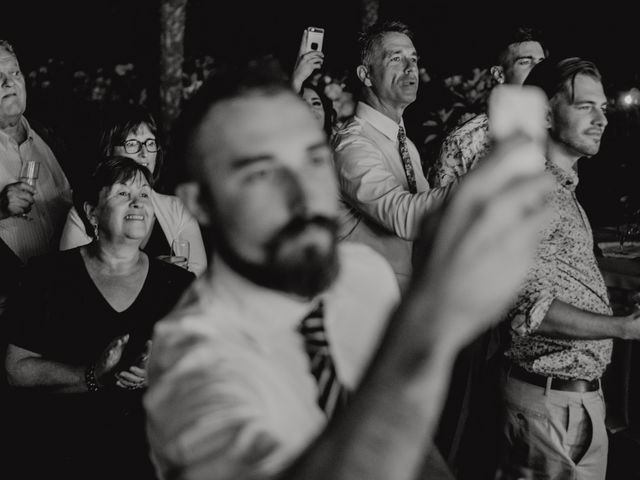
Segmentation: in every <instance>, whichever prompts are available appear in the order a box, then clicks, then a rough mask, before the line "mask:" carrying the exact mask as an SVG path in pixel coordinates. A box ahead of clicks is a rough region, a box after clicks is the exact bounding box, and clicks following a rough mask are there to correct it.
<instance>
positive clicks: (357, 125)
mask: <svg viewBox="0 0 640 480" xmlns="http://www.w3.org/2000/svg"><path fill="white" fill-rule="evenodd" d="M359 138H366V122H365V121H363V120H362V119H360V118H358V117H356V116H355V115H354V116H352V117H351V118H350V119H349V120H347V121H346V122H345V123H344V124H343V125H342V126H341V127H340V128H339V129H338V130H337V131H336V132H335V134H334V135H333V142H332V143H333V145H334V148H339V147H342V146H344V145H345V144H347V143H349V142H352V141H355V140H357V139H359Z"/></svg>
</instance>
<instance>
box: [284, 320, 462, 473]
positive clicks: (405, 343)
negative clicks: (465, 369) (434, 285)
mask: <svg viewBox="0 0 640 480" xmlns="http://www.w3.org/2000/svg"><path fill="white" fill-rule="evenodd" d="M411 310H414V312H413V313H412V312H409V311H408V310H407V309H404V310H403V311H401V312H400V311H399V312H397V313H396V315H395V317H394V320H392V323H391V325H390V329H389V332H388V335H387V338H386V342H385V343H384V344H383V346H382V348H381V350H380V351H379V352H378V354H377V356H376V359H375V360H374V362H373V364H372V365H371V368H370V369H369V371H368V373H367V375H366V376H365V378H364V380H363V382H362V385H361V387H360V388H359V389H358V391H357V392H356V394H355V396H354V398H353V400H352V402H351V404H350V405H349V407H348V408H347V409H346V410H345V412H344V415H342V416H338V417H337V418H336V419H335V421H334V422H333V423H332V424H331V425H330V426H329V428H328V429H327V430H326V431H325V432H324V433H323V434H322V435H321V436H320V438H319V439H318V440H317V441H316V442H315V443H313V444H312V445H311V446H310V448H309V449H308V450H307V451H306V452H305V453H304V454H303V455H302V456H301V457H300V458H299V459H298V460H297V461H296V462H295V463H294V465H293V466H292V467H291V468H290V469H289V470H288V471H287V472H286V473H285V474H283V476H282V477H280V478H281V479H282V480H289V479H294V478H295V479H297V478H305V479H310V480H313V479H326V478H331V479H334V480H346V479H354V480H355V479H363V478H366V479H367V480H388V479H394V480H405V479H407V480H408V479H412V478H414V477H415V476H416V474H417V473H418V472H419V471H420V468H421V466H422V464H423V461H424V459H425V455H426V453H427V450H428V448H429V446H430V442H431V436H432V434H433V431H434V429H435V427H436V425H437V420H438V418H439V415H440V412H441V406H442V402H443V398H444V395H445V393H446V387H447V385H448V379H449V373H450V371H451V368H452V365H453V359H454V355H453V354H454V353H455V351H456V349H455V348H449V347H450V344H448V343H447V342H444V341H437V332H431V333H433V335H431V334H430V332H428V331H426V330H427V329H426V328H425V327H424V323H425V322H426V321H427V319H425V318H424V312H425V311H429V310H425V309H420V308H416V309H411ZM407 315H409V316H412V317H415V318H412V319H409V320H407V318H406V316H407ZM420 323H422V325H421V324H420ZM434 323H435V322H434Z"/></svg>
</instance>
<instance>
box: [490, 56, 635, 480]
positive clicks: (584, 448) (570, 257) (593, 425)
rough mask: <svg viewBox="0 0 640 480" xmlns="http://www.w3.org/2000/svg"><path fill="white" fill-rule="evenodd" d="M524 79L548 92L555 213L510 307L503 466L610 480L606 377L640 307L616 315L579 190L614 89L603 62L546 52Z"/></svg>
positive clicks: (537, 474) (531, 473) (531, 474)
mask: <svg viewBox="0 0 640 480" xmlns="http://www.w3.org/2000/svg"><path fill="white" fill-rule="evenodd" d="M525 85H535V86H538V87H540V88H542V89H543V90H544V91H545V93H546V94H547V96H548V97H549V99H550V112H549V135H550V136H549V142H548V146H547V154H546V158H547V167H548V170H549V171H550V172H551V173H552V174H553V175H554V177H555V179H556V187H555V189H554V192H553V194H552V195H551V197H550V205H551V207H552V208H553V216H552V218H551V221H550V222H549V223H548V225H546V226H545V228H544V230H543V240H542V243H541V245H540V248H539V251H538V255H537V257H536V260H535V262H534V266H533V268H532V269H531V271H530V272H529V275H528V277H527V280H526V282H525V284H524V287H523V289H522V291H521V293H520V295H519V298H518V301H517V304H516V306H515V308H514V309H513V310H512V312H511V314H510V319H511V330H512V344H511V346H510V348H509V349H508V351H507V352H506V356H507V358H508V359H509V367H508V369H507V376H506V380H505V384H504V389H503V394H504V397H505V403H506V408H507V415H506V425H505V427H504V433H505V440H506V446H507V448H506V450H505V455H504V462H503V474H504V478H514V479H515V478H521V477H525V478H532V479H537V478H540V479H542V478H580V479H589V480H591V479H593V480H595V479H604V478H605V472H606V467H607V447H608V442H607V433H606V431H605V422H604V420H605V404H604V400H603V397H602V390H601V387H600V378H601V377H602V374H603V373H604V371H605V368H606V367H607V365H608V363H609V362H610V360H611V349H612V340H611V339H612V338H616V337H617V338H626V339H636V340H637V339H640V313H638V312H636V313H633V314H630V315H629V316H619V317H614V316H611V309H610V307H609V299H608V296H607V289H606V287H605V284H604V281H603V279H602V275H601V274H600V271H599V270H598V265H597V263H596V259H595V257H594V255H593V238H592V232H591V228H590V226H589V221H588V219H587V216H586V215H585V213H584V211H583V210H582V208H581V207H580V205H579V204H578V202H577V200H576V196H575V189H576V186H577V183H578V177H577V174H576V172H575V170H574V168H573V167H574V165H575V163H576V162H577V161H578V159H580V158H581V157H590V156H593V155H595V154H596V153H598V150H599V149H600V140H601V138H602V134H603V132H604V129H605V127H606V126H607V117H606V108H607V97H606V96H605V94H604V91H603V88H602V79H601V77H600V73H599V72H598V69H597V68H596V66H595V65H594V64H593V63H591V62H588V61H585V60H581V59H579V58H567V59H564V60H561V61H559V62H551V61H549V60H546V61H544V62H542V63H540V64H539V65H537V66H536V67H534V69H533V70H532V71H531V73H530V74H529V76H528V77H527V80H526V81H525Z"/></svg>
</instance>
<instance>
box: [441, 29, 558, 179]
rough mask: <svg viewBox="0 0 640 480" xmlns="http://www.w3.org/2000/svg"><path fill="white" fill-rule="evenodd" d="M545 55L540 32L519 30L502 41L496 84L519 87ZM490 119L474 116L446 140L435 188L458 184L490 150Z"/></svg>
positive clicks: (493, 69) (492, 70) (494, 69)
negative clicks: (453, 183)
mask: <svg viewBox="0 0 640 480" xmlns="http://www.w3.org/2000/svg"><path fill="white" fill-rule="evenodd" d="M547 55H548V52H547V50H546V49H545V48H544V44H543V42H542V36H541V34H540V32H538V31H537V30H534V29H532V28H529V27H518V28H517V29H515V31H513V32H510V33H509V34H508V35H507V36H506V37H505V39H504V43H503V44H502V48H501V49H500V52H499V54H498V64H497V65H493V66H492V67H491V75H492V76H493V78H494V79H495V81H496V82H498V84H503V83H504V84H511V85H522V82H524V80H525V78H527V75H528V74H529V72H530V71H531V69H532V68H533V67H534V66H535V65H537V64H538V63H540V62H541V61H542V60H544V59H545V58H546V57H547ZM490 142H491V139H490V137H489V118H488V117H487V114H486V113H482V114H480V115H476V116H475V117H473V118H471V119H470V120H468V121H467V122H465V123H464V124H463V125H461V126H460V127H458V128H457V129H455V130H454V131H453V132H451V133H450V134H449V135H448V136H447V138H445V140H444V142H443V143H442V147H441V149H440V156H439V158H438V160H437V162H436V165H435V166H434V168H433V173H432V174H431V175H430V178H431V180H432V182H433V185H434V186H435V187H444V186H446V185H449V184H450V183H452V182H457V181H459V180H460V178H461V177H462V176H463V175H465V174H466V173H467V172H469V170H471V169H472V168H474V167H475V166H476V164H477V162H478V160H480V159H481V158H483V157H484V156H485V155H486V154H487V152H488V151H489V146H490V144H491V143H490Z"/></svg>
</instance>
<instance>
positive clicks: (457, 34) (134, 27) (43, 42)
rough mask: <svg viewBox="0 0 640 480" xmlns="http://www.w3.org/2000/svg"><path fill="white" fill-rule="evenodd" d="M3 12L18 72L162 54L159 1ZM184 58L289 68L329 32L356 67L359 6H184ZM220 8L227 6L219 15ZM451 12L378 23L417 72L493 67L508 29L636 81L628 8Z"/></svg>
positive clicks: (337, 58)
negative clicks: (304, 36) (26, 67)
mask: <svg viewBox="0 0 640 480" xmlns="http://www.w3.org/2000/svg"><path fill="white" fill-rule="evenodd" d="M5 3H6V4H5V5H3V7H2V17H3V20H2V35H1V36H2V37H4V38H7V39H10V40H11V41H12V42H13V43H14V44H15V46H16V48H17V49H19V51H20V54H21V60H22V61H23V63H25V62H28V63H32V62H33V64H34V65H36V64H38V63H41V62H42V61H44V60H46V59H47V58H48V57H64V58H65V59H67V60H68V61H73V62H78V63H79V64H80V65H97V64H100V63H104V62H128V61H133V62H137V63H139V64H141V65H144V64H145V63H146V64H148V65H149V66H152V65H153V61H152V60H153V59H154V57H155V56H156V55H157V44H158V36H157V32H158V21H157V19H158V1H153V0H110V1H102V2H96V1H86V0H85V1H79V0H66V1H65V0H60V1H57V2H40V1H35V0H20V1H17V2H5ZM188 5H189V6H188V17H187V55H189V54H192V55H194V54H199V53H208V54H211V55H213V56H214V57H218V58H233V57H239V56H247V55H253V54H258V53H268V52H271V53H274V54H275V55H276V56H277V57H279V58H280V59H281V60H282V61H283V62H284V63H285V64H286V63H291V62H293V61H294V56H295V54H296V52H297V47H298V42H299V38H300V34H301V32H302V30H303V29H304V28H305V27H306V26H307V25H316V26H322V27H324V28H325V29H326V36H325V52H326V54H327V62H330V64H331V66H332V67H334V68H337V69H341V68H348V67H350V65H351V64H352V61H353V55H354V54H355V53H356V50H355V38H356V35H357V31H358V29H359V26H360V1H359V0H322V1H310V2H304V1H298V2H291V1H281V0H271V1H267V0H263V1H249V0H236V1H225V2H219V1H214V0H209V1H207V0H189V4H188ZM221 5H224V7H223V8H222V7H221ZM599 5H600V6H599V7H592V6H588V5H587V2H585V1H575V0H569V1H562V0H557V1H555V2H551V1H546V0H545V1H537V2H515V1H511V2H505V1H499V2H487V1H485V2H480V1H477V2H454V1H441V0H439V1H433V0H431V1H424V0H423V1H419V0H381V8H380V16H381V17H385V18H397V19H400V20H403V21H405V22H406V23H408V24H409V26H410V27H412V28H413V30H414V31H415V32H416V36H417V38H416V45H417V47H418V50H419V53H420V55H421V60H422V65H423V66H425V67H427V69H428V70H429V71H430V72H431V71H433V72H434V73H436V74H443V75H446V74H450V73H455V72H459V71H464V70H466V69H469V68H471V67H474V66H485V65H487V64H490V63H491V61H492V60H493V57H494V55H495V53H494V52H495V45H496V42H497V41H499V39H500V36H501V34H502V31H503V29H504V28H505V27H509V26H511V25H519V24H529V25H533V26H537V27H539V28H541V29H542V30H543V31H544V33H545V35H546V37H547V39H548V43H549V46H550V48H551V49H552V52H554V53H555V54H558V55H562V56H569V55H578V56H584V57H587V58H590V59H592V60H594V61H595V62H596V63H597V64H598V65H599V66H600V68H601V69H602V70H603V72H605V76H606V77H607V79H608V80H609V81H610V82H611V83H615V84H616V85H618V84H622V83H625V82H627V83H630V82H633V81H635V80H637V78H638V71H639V70H640V55H638V44H639V41H638V40H639V35H638V33H639V28H638V24H639V22H640V17H638V15H637V14H636V12H635V10H636V9H635V8H633V3H632V2H622V1H619V0H609V1H607V2H600V3H599Z"/></svg>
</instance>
